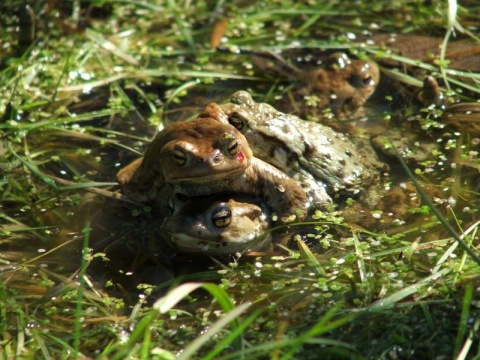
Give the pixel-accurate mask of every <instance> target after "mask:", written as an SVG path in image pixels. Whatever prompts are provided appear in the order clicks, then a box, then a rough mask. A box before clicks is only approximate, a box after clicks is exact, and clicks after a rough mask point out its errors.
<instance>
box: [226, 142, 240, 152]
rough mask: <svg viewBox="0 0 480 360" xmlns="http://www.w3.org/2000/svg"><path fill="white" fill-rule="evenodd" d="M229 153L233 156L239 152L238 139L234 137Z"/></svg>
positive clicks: (229, 146)
mask: <svg viewBox="0 0 480 360" xmlns="http://www.w3.org/2000/svg"><path fill="white" fill-rule="evenodd" d="M227 149H228V153H229V154H230V155H232V156H234V155H237V152H238V141H237V139H234V140H232V141H231V142H230V144H229V145H228V148H227Z"/></svg>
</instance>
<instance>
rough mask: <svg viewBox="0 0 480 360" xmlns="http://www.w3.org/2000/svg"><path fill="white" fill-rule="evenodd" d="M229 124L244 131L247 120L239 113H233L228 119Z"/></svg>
mask: <svg viewBox="0 0 480 360" xmlns="http://www.w3.org/2000/svg"><path fill="white" fill-rule="evenodd" d="M228 122H229V123H230V125H232V126H233V127H234V128H235V129H237V130H240V131H241V130H242V129H243V128H244V127H245V120H244V119H242V117H241V116H240V115H239V114H238V113H233V114H232V115H231V116H229V118H228Z"/></svg>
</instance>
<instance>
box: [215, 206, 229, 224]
mask: <svg viewBox="0 0 480 360" xmlns="http://www.w3.org/2000/svg"><path fill="white" fill-rule="evenodd" d="M212 222H213V224H214V225H215V226H216V227H217V228H223V227H227V226H228V225H230V223H231V222H232V211H231V210H230V207H229V206H227V205H222V206H219V208H218V209H217V210H216V211H215V212H214V213H213V214H212Z"/></svg>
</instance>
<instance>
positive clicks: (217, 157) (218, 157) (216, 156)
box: [211, 152, 223, 165]
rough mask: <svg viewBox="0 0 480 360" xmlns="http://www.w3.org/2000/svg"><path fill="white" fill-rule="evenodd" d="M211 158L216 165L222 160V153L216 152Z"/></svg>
mask: <svg viewBox="0 0 480 360" xmlns="http://www.w3.org/2000/svg"><path fill="white" fill-rule="evenodd" d="M211 160H212V163H213V164H214V165H218V164H220V163H221V162H222V161H223V155H222V154H221V153H220V152H218V153H216V154H214V155H213V156H212V158H211Z"/></svg>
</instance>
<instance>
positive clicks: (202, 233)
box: [164, 195, 271, 255]
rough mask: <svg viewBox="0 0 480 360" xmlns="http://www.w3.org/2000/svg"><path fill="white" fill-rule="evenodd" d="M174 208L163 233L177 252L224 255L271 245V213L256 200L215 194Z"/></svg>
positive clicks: (193, 199) (260, 248)
mask: <svg viewBox="0 0 480 360" xmlns="http://www.w3.org/2000/svg"><path fill="white" fill-rule="evenodd" d="M175 205H176V206H175V210H174V213H173V215H172V216H170V217H169V218H168V219H167V221H166V222H165V224H164V231H165V232H166V233H167V236H166V238H167V240H168V241H169V243H170V244H171V245H172V247H173V248H174V249H175V250H177V251H180V252H194V253H197V252H198V253H204V254H209V255H223V254H232V253H237V252H241V253H243V252H247V251H261V250H266V249H268V248H269V246H270V240H271V239H270V235H269V234H268V232H267V231H268V229H269V227H270V223H271V221H270V220H271V212H270V211H269V209H267V207H266V206H265V205H264V204H262V203H258V202H257V201H256V200H255V199H252V198H242V197H235V198H225V197H224V196H216V195H213V196H206V197H205V196H204V197H201V198H191V199H189V200H187V201H185V202H179V201H177V202H176V203H175Z"/></svg>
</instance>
